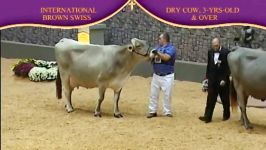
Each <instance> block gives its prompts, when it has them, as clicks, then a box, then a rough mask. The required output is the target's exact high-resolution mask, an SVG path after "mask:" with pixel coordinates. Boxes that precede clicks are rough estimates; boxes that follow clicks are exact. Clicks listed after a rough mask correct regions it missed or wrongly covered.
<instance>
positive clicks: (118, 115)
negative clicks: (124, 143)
mask: <svg viewBox="0 0 266 150" xmlns="http://www.w3.org/2000/svg"><path fill="white" fill-rule="evenodd" d="M114 117H115V118H123V115H122V114H121V113H119V114H114Z"/></svg>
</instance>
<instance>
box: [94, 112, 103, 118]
mask: <svg viewBox="0 0 266 150" xmlns="http://www.w3.org/2000/svg"><path fill="white" fill-rule="evenodd" d="M94 117H99V118H101V117H102V115H101V113H100V112H95V113H94Z"/></svg>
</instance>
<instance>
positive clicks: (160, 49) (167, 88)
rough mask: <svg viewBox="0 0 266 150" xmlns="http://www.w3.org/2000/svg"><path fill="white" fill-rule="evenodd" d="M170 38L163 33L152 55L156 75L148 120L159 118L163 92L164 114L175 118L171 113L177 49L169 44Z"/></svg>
mask: <svg viewBox="0 0 266 150" xmlns="http://www.w3.org/2000/svg"><path fill="white" fill-rule="evenodd" d="M169 42H170V36H169V34H168V33H163V34H161V35H160V36H159V46H157V47H156V48H155V49H154V50H153V51H152V53H151V56H150V57H151V58H152V59H153V60H152V63H153V70H154V74H153V77H152V82H151V95H150V103H149V114H148V116H147V118H152V117H156V116H157V109H158V99H159V92H160V90H162V92H163V96H164V100H163V112H164V115H165V116H167V117H173V115H172V112H171V97H172V88H173V84H174V65H175V59H176V48H175V47H174V46H173V45H172V44H170V43H169Z"/></svg>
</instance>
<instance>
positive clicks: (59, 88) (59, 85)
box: [55, 69, 62, 99]
mask: <svg viewBox="0 0 266 150" xmlns="http://www.w3.org/2000/svg"><path fill="white" fill-rule="evenodd" d="M55 85H56V97H57V98H58V99H61V98H62V82H61V77H60V73H59V69H58V70H57V78H56V82H55Z"/></svg>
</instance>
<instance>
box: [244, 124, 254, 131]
mask: <svg viewBox="0 0 266 150" xmlns="http://www.w3.org/2000/svg"><path fill="white" fill-rule="evenodd" d="M245 128H246V129H247V130H252V129H253V126H251V125H248V126H245Z"/></svg>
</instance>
